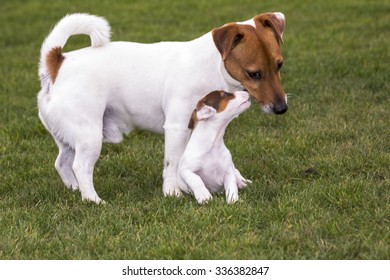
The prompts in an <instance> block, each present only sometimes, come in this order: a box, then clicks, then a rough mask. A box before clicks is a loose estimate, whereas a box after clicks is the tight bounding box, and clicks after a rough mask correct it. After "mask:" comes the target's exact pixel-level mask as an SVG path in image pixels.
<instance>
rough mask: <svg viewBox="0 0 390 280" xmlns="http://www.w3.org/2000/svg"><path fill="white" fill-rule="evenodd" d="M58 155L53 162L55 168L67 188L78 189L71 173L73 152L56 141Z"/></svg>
mask: <svg viewBox="0 0 390 280" xmlns="http://www.w3.org/2000/svg"><path fill="white" fill-rule="evenodd" d="M56 143H57V146H58V149H59V154H58V157H57V159H56V162H55V165H54V166H55V168H56V170H57V172H58V174H59V175H60V177H61V179H62V181H63V182H64V184H65V186H66V187H67V188H70V189H72V190H77V189H78V183H77V179H76V177H75V175H74V173H73V169H72V165H73V161H74V156H75V151H74V149H73V148H71V147H70V146H69V145H67V144H65V143H62V142H61V141H59V140H56Z"/></svg>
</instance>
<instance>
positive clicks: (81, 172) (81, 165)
mask: <svg viewBox="0 0 390 280" xmlns="http://www.w3.org/2000/svg"><path fill="white" fill-rule="evenodd" d="M88 130H89V131H88V133H85V131H84V135H83V136H85V135H88V137H82V138H78V139H79V141H77V142H76V144H75V158H74V161H73V166H72V168H73V172H74V174H75V176H76V178H77V182H78V184H79V190H80V192H81V197H82V199H83V200H88V201H93V202H95V203H97V204H99V203H104V201H102V200H101V199H100V197H99V196H98V194H97V193H96V191H95V188H94V186H93V170H94V167H95V163H96V161H97V160H98V158H99V155H100V151H101V148H102V138H103V136H102V132H101V130H100V132H99V130H97V131H96V130H91V129H90V128H88Z"/></svg>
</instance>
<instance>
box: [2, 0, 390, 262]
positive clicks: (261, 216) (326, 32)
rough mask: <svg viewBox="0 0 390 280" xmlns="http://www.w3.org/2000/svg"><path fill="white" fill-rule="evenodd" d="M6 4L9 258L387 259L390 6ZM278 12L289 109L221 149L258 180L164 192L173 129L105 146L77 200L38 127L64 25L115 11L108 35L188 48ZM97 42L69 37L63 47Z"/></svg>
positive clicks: (33, 0)
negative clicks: (50, 37)
mask: <svg viewBox="0 0 390 280" xmlns="http://www.w3.org/2000/svg"><path fill="white" fill-rule="evenodd" d="M275 2H276V1H249V0H244V1H233V0H224V1H222V0H218V1H210V0H201V1H197V0H191V1H172V0H171V1H157V0H156V1H145V0H136V1H124V0H122V1H108V0H103V1H92V0H88V1H75V0H72V1H40V0H30V1H21V0H12V1H10V0H2V1H1V2H0V26H1V31H0V61H1V64H0V259H390V142H389V139H390V130H389V127H390V100H389V95H390V82H389V75H390V67H389V65H390V64H389V62H390V51H389V46H390V36H389V35H390V33H389V30H390V2H389V1H385V0H378V1H370V0H345V1H336V0H335V1H316V2H313V1H302V0H285V1H277V3H275ZM267 11H281V12H283V13H284V14H285V15H286V20H287V25H286V30H285V34H284V41H285V43H284V45H283V47H282V49H283V53H284V57H285V64H284V66H283V70H282V77H283V81H282V82H283V86H284V89H285V90H286V92H289V93H291V95H292V96H291V99H290V107H289V111H288V112H287V113H286V114H284V115H282V116H275V115H266V114H264V113H262V112H261V110H260V109H259V108H258V107H257V106H256V105H253V106H252V107H251V108H250V110H249V111H247V112H245V113H244V114H242V115H241V116H240V117H239V118H238V119H236V120H234V121H233V122H232V123H231V125H230V126H229V127H228V129H227V132H226V135H225V142H226V145H227V146H228V147H229V149H230V151H231V153H232V155H233V159H234V161H235V164H236V166H237V167H238V168H239V169H240V170H241V172H242V174H243V175H244V176H245V177H247V178H249V179H251V180H252V181H253V184H252V185H251V186H250V187H248V188H247V189H246V190H244V191H243V192H241V193H240V201H239V202H238V203H236V204H234V205H227V204H226V203H225V200H224V197H223V196H217V197H215V198H214V199H213V201H211V202H210V203H209V204H208V205H204V206H199V205H198V204H197V203H196V201H195V200H194V199H193V198H192V197H189V196H184V197H182V198H179V199H177V198H165V197H163V194H162V188H161V187H162V166H163V136H162V135H156V134H152V133H149V132H145V131H135V132H134V133H132V134H130V135H129V136H128V137H126V138H125V140H124V141H123V142H122V143H121V144H119V145H105V146H104V148H103V151H102V155H101V158H100V160H99V161H98V164H97V166H96V169H95V186H96V190H97V192H98V193H99V195H100V196H101V197H102V198H103V199H104V200H106V201H107V204H106V205H94V204H92V203H86V202H82V201H81V196H80V194H79V193H78V192H71V191H68V190H66V189H65V187H64V186H63V184H62V181H61V180H60V178H59V176H58V175H57V173H56V171H55V169H54V161H55V158H56V156H57V148H56V146H55V143H54V141H53V139H52V138H51V137H50V135H49V134H48V133H47V132H46V130H45V129H44V127H43V126H42V124H41V123H40V121H39V119H38V115H37V106H36V95H37V92H38V91H39V88H40V84H39V80H38V75H37V63H38V58H39V49H40V46H41V44H42V41H43V39H44V38H45V36H46V35H47V34H48V32H49V31H50V29H51V28H52V27H53V25H54V24H55V23H56V22H57V20H58V19H59V18H61V17H62V16H64V15H65V14H67V13H72V12H88V13H91V14H97V15H101V16H104V17H106V18H107V19H108V20H109V22H110V23H111V26H112V30H113V40H126V41H139V42H157V41H163V40H165V41H166V40H190V39H193V38H196V37H198V36H200V35H202V34H204V33H206V32H208V31H209V30H210V29H211V28H213V27H217V26H220V25H223V24H224V23H226V22H232V21H242V20H246V19H249V18H251V17H253V16H254V15H256V14H257V13H261V12H267ZM88 44H89V41H88V38H85V37H79V36H78V37H76V38H73V39H72V40H70V42H69V44H68V45H67V49H75V48H80V47H82V46H86V45H88Z"/></svg>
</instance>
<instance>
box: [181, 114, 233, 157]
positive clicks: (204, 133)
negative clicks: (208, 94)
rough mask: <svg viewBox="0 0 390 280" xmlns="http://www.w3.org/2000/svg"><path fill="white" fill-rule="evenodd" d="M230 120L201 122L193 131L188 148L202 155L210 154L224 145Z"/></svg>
mask: <svg viewBox="0 0 390 280" xmlns="http://www.w3.org/2000/svg"><path fill="white" fill-rule="evenodd" d="M229 122H230V120H215V119H214V118H211V119H208V120H203V121H199V122H198V123H197V125H196V127H195V128H194V129H193V131H192V134H191V138H190V140H189V142H188V144H187V148H189V149H190V150H192V151H197V152H199V153H201V154H206V153H209V152H210V151H211V150H212V149H219V148H220V147H222V146H223V145H224V141H223V136H224V135H225V130H226V127H227V126H228V125H229Z"/></svg>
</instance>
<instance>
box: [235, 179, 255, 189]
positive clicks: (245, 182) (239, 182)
mask: <svg viewBox="0 0 390 280" xmlns="http://www.w3.org/2000/svg"><path fill="white" fill-rule="evenodd" d="M249 184H252V181H251V180H248V179H245V178H242V180H237V186H238V188H239V189H240V190H241V189H243V188H245V187H247V186H248V185H249Z"/></svg>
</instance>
